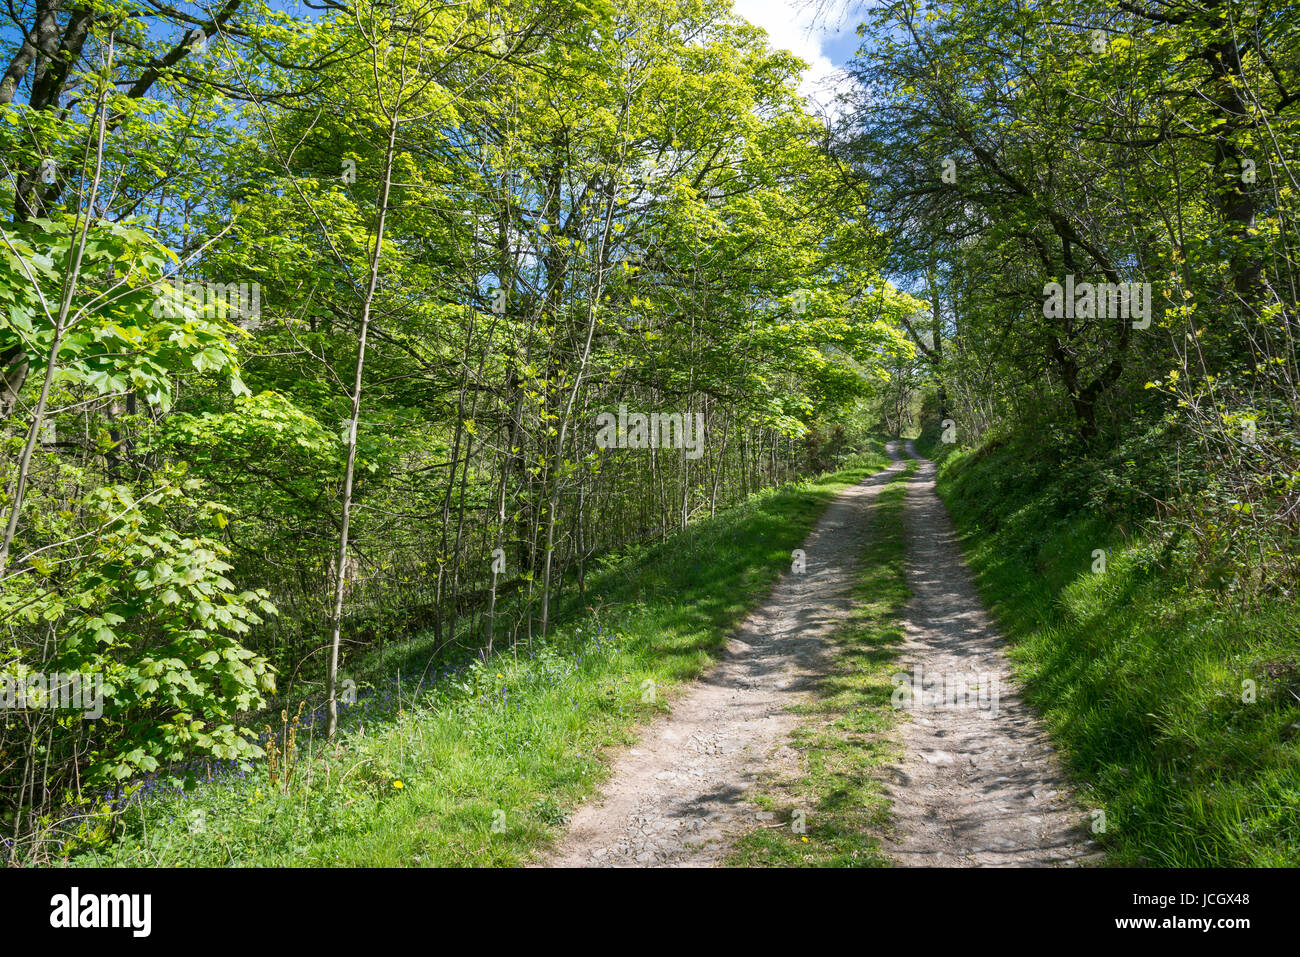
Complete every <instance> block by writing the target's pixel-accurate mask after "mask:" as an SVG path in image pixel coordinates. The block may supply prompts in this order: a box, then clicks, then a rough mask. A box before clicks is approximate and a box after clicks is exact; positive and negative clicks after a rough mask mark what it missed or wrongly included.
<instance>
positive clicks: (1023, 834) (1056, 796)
mask: <svg viewBox="0 0 1300 957" xmlns="http://www.w3.org/2000/svg"><path fill="white" fill-rule="evenodd" d="M907 453H908V454H909V455H911V456H912V457H913V458H917V459H919V460H920V467H919V469H918V470H917V472H916V474H915V475H913V477H912V479H911V481H910V482H909V484H908V490H907V497H906V499H905V506H904V525H905V529H906V537H907V582H908V586H909V587H910V589H911V592H912V599H911V602H910V604H909V606H908V609H907V620H906V623H905V629H906V634H907V641H906V643H905V644H904V645H903V647H902V649H901V651H900V654H899V659H900V661H899V671H900V672H904V673H908V674H909V675H912V676H914V677H913V681H912V682H911V685H912V687H914V688H917V687H919V688H921V689H922V690H928V691H929V692H930V694H929V695H928V696H927V697H928V698H929V699H930V700H929V704H928V706H921V707H917V708H916V709H914V710H912V711H910V712H909V714H908V719H909V720H907V721H905V722H903V724H902V725H901V730H900V738H901V742H902V745H903V752H904V757H903V760H902V762H901V764H900V765H899V766H898V767H896V768H894V769H893V781H892V782H891V783H890V786H889V792H890V798H891V800H892V802H893V812H894V820H895V824H896V829H895V835H894V839H893V840H891V841H887V842H886V843H885V850H886V851H887V852H888V853H889V854H890V855H891V856H893V857H894V858H895V860H896V861H897V862H898V863H899V864H902V865H909V866H916V865H921V866H925V865H932V866H946V867H953V866H996V865H1009V866H1031V865H1052V864H1057V865H1070V864H1080V863H1083V862H1085V861H1086V860H1088V859H1089V858H1090V857H1092V856H1093V855H1094V854H1095V850H1096V849H1095V845H1094V844H1093V842H1092V841H1091V840H1090V838H1089V830H1088V828H1087V827H1086V826H1085V822H1086V821H1087V815H1085V813H1084V812H1083V811H1082V810H1081V809H1079V807H1078V806H1077V804H1076V802H1075V800H1074V798H1073V795H1072V794H1071V793H1070V789H1069V786H1068V784H1067V782H1066V780H1065V777H1064V775H1063V774H1062V772H1061V769H1060V765H1059V762H1058V761H1057V757H1056V753H1055V751H1054V749H1053V748H1052V746H1051V744H1050V743H1049V741H1048V739H1047V735H1046V733H1045V732H1044V731H1043V729H1042V726H1041V723H1040V722H1039V720H1038V718H1037V716H1036V715H1034V714H1033V713H1032V712H1031V711H1030V710H1029V708H1028V707H1027V706H1026V705H1025V704H1024V702H1023V701H1022V700H1021V698H1020V694H1019V690H1018V687H1017V684H1016V682H1015V681H1014V680H1013V678H1012V675H1011V670H1010V667H1009V665H1008V662H1007V659H1006V656H1005V655H1004V654H1003V651H1002V644H1003V643H1002V640H1001V638H1000V637H999V636H998V634H997V632H996V630H995V629H994V627H993V624H992V622H991V621H990V619H989V617H988V615H987V614H986V613H985V611H984V608H983V605H982V604H981V602H980V599H979V596H978V594H977V593H976V591H975V586H974V583H973V582H972V580H971V577H970V573H969V572H968V571H967V568H966V563H965V561H964V560H963V559H962V556H961V553H960V551H959V550H958V547H957V543H956V536H955V532H954V530H953V525H952V520H951V519H950V518H949V516H948V511H947V509H946V508H945V507H944V505H943V502H942V501H941V500H940V499H939V496H938V495H937V494H936V493H935V490H934V473H935V467H934V464H933V463H932V462H929V461H928V460H926V459H921V458H920V456H918V455H917V454H916V450H915V448H914V447H913V445H912V443H911V442H908V443H907ZM916 668H919V669H920V675H919V677H920V678H921V681H919V682H918V681H917V680H915V676H916V672H915V671H914V669H916ZM936 679H937V680H936ZM932 681H933V682H934V683H933V684H931V682H932ZM941 688H947V689H952V690H950V691H947V690H940V689H941ZM995 692H996V695H995ZM915 700H917V701H918V702H919V701H920V697H919V696H918V697H917V698H916V699H915ZM994 704H995V705H996V706H995V707H994V706H993V705H994Z"/></svg>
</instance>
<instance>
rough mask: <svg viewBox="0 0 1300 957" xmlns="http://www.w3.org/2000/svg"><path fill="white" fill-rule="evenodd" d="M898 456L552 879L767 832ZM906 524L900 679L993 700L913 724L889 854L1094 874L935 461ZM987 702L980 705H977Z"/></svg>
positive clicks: (704, 855) (685, 854) (645, 751)
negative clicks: (766, 779) (943, 684)
mask: <svg viewBox="0 0 1300 957" xmlns="http://www.w3.org/2000/svg"><path fill="white" fill-rule="evenodd" d="M900 444H901V443H897V442H891V443H890V444H889V446H888V450H889V455H890V458H891V459H893V460H894V464H893V465H891V466H890V467H889V468H888V469H886V470H885V471H883V472H880V473H878V474H876V475H874V476H872V477H871V478H870V479H868V480H866V481H865V482H863V483H861V484H859V485H857V486H854V487H853V488H850V489H847V490H845V491H844V492H843V493H841V494H840V495H839V496H838V497H837V498H836V499H835V500H834V501H833V502H832V503H831V505H830V506H829V507H828V508H827V510H826V512H825V514H823V516H822V518H821V520H820V521H819V522H818V524H817V526H816V528H815V529H814V530H813V532H812V534H811V535H810V536H809V537H808V540H807V541H806V542H805V543H804V545H803V548H804V551H805V552H806V556H807V559H806V560H807V571H806V572H805V573H804V574H803V575H793V574H790V573H786V574H785V575H783V576H782V577H781V579H780V580H779V581H778V583H777V585H776V587H775V588H774V589H773V591H772V594H771V595H770V596H769V597H768V599H767V600H766V601H765V602H764V603H763V605H762V606H760V607H759V608H758V610H757V611H755V612H754V613H753V614H751V615H750V616H749V617H748V618H747V619H746V620H745V621H744V623H743V624H742V625H741V626H740V628H739V629H738V630H737V632H736V634H735V635H734V636H733V637H732V638H731V639H730V640H729V641H728V643H727V650H726V654H725V656H724V658H723V659H722V661H721V662H719V663H718V665H717V666H716V667H715V668H714V669H713V670H712V671H710V672H709V673H708V674H707V675H706V676H704V677H703V678H702V679H701V680H700V681H699V682H698V683H697V684H695V685H693V686H692V687H691V688H690V689H689V690H688V691H687V692H686V694H685V695H684V696H683V697H682V698H681V699H679V700H678V701H676V702H675V703H674V705H673V710H672V714H671V715H668V716H666V717H664V718H661V719H659V720H657V721H655V722H654V723H652V724H651V725H650V726H649V727H648V728H647V729H646V730H645V732H644V733H643V734H642V736H641V739H640V741H639V742H638V743H637V745H636V746H635V747H633V748H630V749H629V750H627V751H625V752H623V753H622V754H621V755H620V756H619V757H618V758H617V760H616V761H615V764H614V767H613V773H612V776H611V778H610V779H609V781H607V782H606V784H605V787H604V788H603V789H602V790H603V794H604V796H603V798H601V799H599V800H597V801H595V802H593V803H589V804H587V805H585V806H583V807H582V808H581V809H579V810H578V812H577V813H576V814H575V815H574V817H573V820H572V822H571V824H570V827H569V831H568V833H567V835H566V836H565V838H564V839H563V840H562V841H561V843H560V845H559V847H558V848H556V850H555V851H554V852H552V853H551V854H550V855H549V856H547V857H546V858H544V859H543V860H540V861H538V864H539V865H541V866H550V867H585V866H607V867H609V866H612V867H620V866H621V867H655V866H706V867H707V866H712V865H716V864H718V863H720V862H721V861H722V859H723V858H724V857H725V855H726V853H727V850H728V849H729V847H730V845H731V843H732V842H733V841H734V840H735V838H737V837H738V836H739V835H741V834H743V833H745V832H747V831H749V830H752V829H753V828H754V827H756V826H757V825H758V824H759V820H758V818H757V816H756V815H757V808H756V807H755V806H754V805H753V804H752V803H751V802H750V801H749V799H748V797H749V794H750V792H751V790H752V788H753V786H754V784H755V783H756V781H757V780H758V778H759V776H760V775H768V774H778V775H781V776H790V775H797V774H798V773H799V772H800V764H799V762H800V757H799V755H798V753H797V752H795V751H794V750H793V749H791V748H790V747H789V745H788V743H787V742H788V738H789V734H790V731H791V730H792V729H793V728H794V726H795V724H796V721H797V718H796V716H795V715H794V714H792V713H791V710H790V709H791V706H792V705H794V704H796V703H797V702H799V701H800V700H802V699H803V698H804V697H805V696H807V695H808V694H810V693H811V691H812V690H813V689H814V688H815V687H816V684H817V681H818V679H819V678H820V676H821V675H823V674H824V673H825V672H826V670H827V665H828V658H827V657H826V656H827V655H828V654H830V651H829V646H828V643H827V641H826V640H825V639H826V638H827V637H828V636H829V635H830V634H832V633H833V632H834V631H835V630H836V629H837V628H838V627H840V624H841V621H842V619H843V618H844V617H845V615H846V613H847V611H848V609H849V608H850V607H851V604H852V590H853V580H854V577H855V576H854V573H855V570H856V567H857V562H858V555H859V554H860V552H861V550H862V546H863V543H864V540H865V536H866V534H867V527H868V517H869V512H870V509H871V505H872V503H873V502H874V501H875V499H876V496H877V494H878V493H879V491H880V488H881V487H882V486H883V485H884V484H885V483H886V482H888V481H889V479H890V478H891V477H892V476H893V475H894V474H895V473H896V472H897V470H898V469H899V468H900V467H901V464H902V463H901V461H900V456H899V454H898V450H899V446H900ZM906 448H907V451H908V454H909V455H912V456H913V457H917V458H919V456H916V453H915V450H914V449H913V447H912V444H911V443H910V442H908V443H907V444H906ZM905 524H906V530H907V539H908V548H907V575H908V583H909V585H910V586H911V589H912V601H911V604H910V606H909V608H908V620H907V623H906V626H907V634H908V641H907V643H906V644H905V645H904V647H903V649H902V651H901V655H900V658H901V661H900V665H899V671H907V672H908V673H912V669H913V668H914V667H918V668H920V669H921V672H920V673H921V675H923V676H926V677H940V678H942V677H945V676H948V677H959V678H963V679H969V678H970V676H971V675H972V673H974V674H981V673H982V674H983V677H982V678H977V679H974V680H973V681H971V680H967V684H968V685H970V684H973V685H975V686H976V688H977V689H978V688H980V687H982V689H983V692H982V693H983V695H984V696H985V699H986V700H985V701H984V706H983V707H978V706H977V707H939V708H933V707H930V708H919V709H916V710H913V711H911V712H909V714H908V715H907V717H906V718H905V720H903V721H902V722H900V727H899V731H898V734H899V737H900V739H901V743H902V746H903V751H904V756H903V759H902V762H901V764H900V765H899V766H898V767H897V768H894V769H893V775H894V780H893V781H892V782H891V783H890V786H889V791H890V797H891V799H892V801H893V805H894V808H893V809H894V814H895V820H896V823H897V827H896V828H895V830H894V832H893V833H894V839H893V840H890V841H886V842H885V845H884V846H885V850H886V851H887V852H888V853H889V854H890V855H891V856H893V857H894V858H895V859H896V860H897V862H898V863H899V864H902V865H905V866H908V865H942V866H980V865H998V864H1003V865H1006V864H1009V865H1031V864H1052V863H1079V862H1081V861H1083V860H1084V859H1086V858H1087V857H1088V856H1089V855H1090V853H1091V851H1092V849H1093V848H1092V846H1091V842H1090V841H1089V840H1088V839H1087V838H1088V834H1087V832H1086V827H1085V826H1084V821H1085V815H1084V814H1083V812H1082V811H1081V810H1079V809H1078V808H1077V806H1076V805H1075V804H1074V803H1073V800H1072V798H1071V797H1070V795H1069V793H1068V789H1067V786H1066V784H1065V782H1064V778H1063V777H1062V775H1061V772H1060V769H1059V767H1058V764H1057V762H1056V759H1055V755H1054V753H1053V752H1052V749H1051V747H1050V746H1049V745H1048V743H1047V740H1046V737H1045V735H1044V734H1043V732H1042V730H1041V727H1040V725H1039V723H1038V721H1037V719H1036V718H1035V717H1034V716H1033V715H1032V714H1031V713H1030V712H1029V711H1028V709H1027V708H1026V707H1025V705H1024V704H1022V703H1021V701H1020V699H1019V696H1018V695H1017V693H1016V691H1015V687H1014V684H1013V683H1012V681H1011V678H1010V670H1009V667H1008V665H1007V662H1006V659H1005V657H1004V655H1003V654H1002V651H1001V650H1000V644H1001V642H1000V639H999V638H998V636H997V635H996V633H995V632H994V631H993V628H992V625H991V623H990V622H989V620H988V618H987V616H986V615H985V613H984V612H983V610H982V607H981V605H980V601H979V598H978V597H977V595H976V593H975V590H974V586H973V584H972V582H971V579H970V575H969V573H968V572H967V570H966V566H965V563H964V562H963V560H962V558H961V555H960V552H959V551H958V549H957V546H956V543H955V539H954V534H953V529H952V523H951V521H950V519H949V517H948V513H947V510H946V509H945V508H944V506H943V504H942V502H940V500H939V498H938V496H937V495H936V494H935V492H934V466H933V465H932V464H931V463H930V462H928V461H926V460H921V465H920V468H919V470H918V472H917V473H916V474H915V475H914V476H913V477H912V479H911V480H910V482H909V486H908V493H907V498H906V506H905ZM994 677H996V679H997V681H996V685H994V683H993V680H992V679H993V678H994ZM981 682H982V685H981ZM993 687H996V688H997V692H998V693H997V700H996V705H997V706H996V708H993V707H989V706H988V705H989V703H990V702H991V700H992V699H991V696H990V691H991V689H992V688H993ZM980 694H981V691H980V690H975V691H973V692H972V693H971V696H972V697H973V698H974V699H976V702H977V704H978V701H979V698H980ZM966 703H967V704H969V700H967V702H966Z"/></svg>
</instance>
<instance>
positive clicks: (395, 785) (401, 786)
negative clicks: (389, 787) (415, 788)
mask: <svg viewBox="0 0 1300 957" xmlns="http://www.w3.org/2000/svg"><path fill="white" fill-rule="evenodd" d="M393 787H395V788H397V790H399V791H400V790H402V788H404V787H406V785H405V784H403V783H402V782H401V781H394V782H393Z"/></svg>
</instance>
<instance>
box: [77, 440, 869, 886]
mask: <svg viewBox="0 0 1300 957" xmlns="http://www.w3.org/2000/svg"><path fill="white" fill-rule="evenodd" d="M885 464H886V459H885V457H884V456H883V454H878V453H872V454H869V455H864V456H860V457H859V458H858V459H857V460H856V461H855V462H854V463H853V467H851V468H848V469H846V470H844V471H841V472H838V473H836V474H834V475H831V476H826V477H823V478H822V479H820V480H817V481H814V482H810V483H805V484H801V485H795V486H787V487H786V488H783V489H779V490H774V491H770V492H767V493H763V494H760V495H756V496H754V497H753V498H751V499H750V500H749V501H748V502H747V503H746V504H744V505H742V506H740V507H738V508H736V509H732V510H730V511H728V512H726V513H723V514H720V515H718V516H717V517H716V518H714V519H711V520H708V521H704V522H700V523H699V524H697V525H695V526H693V527H691V528H690V529H688V530H687V531H686V532H684V533H683V534H681V535H677V536H675V537H673V538H672V539H670V540H669V541H668V542H666V543H663V544H660V545H655V546H652V547H646V548H644V549H641V550H639V551H637V552H635V553H632V554H628V555H624V556H621V557H619V558H618V559H616V560H611V561H610V562H609V563H607V564H606V565H605V567H603V568H601V569H599V570H596V571H595V572H593V573H591V574H590V575H589V578H588V585H589V588H588V593H587V596H586V599H585V602H584V603H583V605H584V607H582V608H574V609H571V610H570V611H569V612H568V613H567V614H566V615H564V616H563V617H562V618H560V619H559V620H558V622H557V627H556V628H555V630H554V632H553V633H552V635H551V636H550V637H549V638H548V639H547V640H546V641H545V642H540V641H534V642H533V643H532V645H531V647H528V646H526V645H523V644H521V645H520V646H519V647H518V648H516V649H514V651H513V653H512V652H510V651H506V652H504V653H500V654H497V655H495V656H492V657H489V658H487V660H485V661H484V660H480V659H472V660H471V661H470V662H469V663H467V665H466V666H464V667H462V668H458V669H455V670H447V671H445V672H440V673H435V674H434V675H432V676H430V675H428V674H427V673H425V665H426V663H427V662H428V661H430V660H433V658H432V655H433V651H434V648H433V639H432V637H431V636H418V637H416V638H415V639H413V640H412V641H411V642H409V643H408V644H406V645H405V646H404V647H402V648H400V649H398V648H391V647H390V649H389V651H388V653H387V655H386V656H385V668H384V669H377V668H376V667H375V665H374V663H373V662H371V663H369V665H367V663H365V662H363V663H361V665H360V667H358V668H356V669H354V672H355V673H356V674H358V675H366V674H370V675H371V676H372V680H371V682H370V683H371V684H373V685H374V686H375V687H376V689H377V690H376V693H375V694H374V695H373V696H371V697H368V698H366V700H365V701H364V702H363V703H359V704H358V705H355V706H353V709H344V710H345V713H346V712H347V711H353V712H354V713H352V714H347V715H346V722H345V724H344V727H345V728H346V730H345V731H344V732H343V733H341V734H340V735H339V737H338V738H336V740H335V741H334V742H332V743H330V744H329V745H327V746H322V743H321V742H319V741H313V740H312V739H311V733H310V731H309V729H302V730H300V731H299V732H298V734H297V739H296V741H295V748H296V750H297V753H298V754H299V755H300V756H299V757H297V758H295V759H293V760H292V761H288V764H289V765H291V766H292V776H291V777H290V778H289V781H288V784H287V785H286V784H285V774H284V770H283V765H284V764H285V763H286V762H285V760H282V761H281V764H282V768H281V770H280V773H279V774H278V776H277V779H276V781H275V782H274V783H273V782H272V780H271V776H270V773H269V772H270V769H269V766H268V765H267V764H265V763H259V764H258V765H257V766H255V767H254V768H253V769H252V770H251V771H248V772H244V773H239V772H232V773H230V774H228V775H225V776H223V777H220V778H218V779H216V780H214V781H211V782H206V783H201V784H198V785H197V786H194V787H191V788H189V789H187V790H184V791H159V792H156V793H154V794H152V795H150V796H149V797H148V799H147V800H136V801H133V802H132V803H131V804H130V805H129V807H128V808H127V810H126V811H125V812H124V814H123V817H122V821H121V823H122V825H123V826H124V827H125V829H126V831H125V835H124V836H123V837H122V838H121V839H120V840H118V841H117V842H115V843H114V844H112V845H109V846H107V847H104V848H100V849H97V850H92V851H88V852H85V853H82V854H80V855H79V856H78V857H77V858H76V859H75V861H74V863H79V864H87V865H101V866H103V865H110V866H111V865H125V866H221V865H240V866H295V865H299V866H302V865H310V866H322V865H369V866H407V867H409V866H421V865H427V866H446V865H479V866H482V865H515V864H519V863H522V862H524V861H525V860H527V859H528V858H529V857H530V856H531V855H532V854H534V853H535V852H537V851H538V850H539V849H541V848H543V847H545V846H546V845H547V844H549V843H550V842H551V841H553V840H554V838H555V836H556V835H557V834H558V833H559V831H560V829H561V828H562V827H563V825H564V824H565V822H566V820H567V818H568V815H569V812H570V811H571V809H572V808H573V807H574V806H575V805H577V804H579V803H580V802H582V801H583V800H584V799H586V798H587V797H588V796H589V795H591V794H593V792H594V790H595V789H596V787H597V786H598V785H599V783H600V781H601V780H602V778H603V777H604V776H605V774H606V773H607V767H606V762H605V759H604V758H605V756H604V752H605V750H606V749H608V748H610V747H612V746H617V745H621V744H626V743H630V742H631V741H632V740H633V732H634V730H635V726H636V725H637V724H638V723H639V722H641V721H644V720H646V719H647V718H649V717H650V716H652V715H653V714H655V713H656V712H657V711H660V710H663V709H665V708H666V707H667V703H668V702H670V701H671V700H672V698H673V696H674V694H675V693H676V692H677V690H678V689H679V687H680V686H681V684H682V683H683V682H685V681H687V680H688V679H690V678H692V677H695V676H696V675H698V674H699V673H700V672H701V671H702V670H704V669H705V668H706V667H707V666H708V665H709V664H710V663H711V662H712V661H713V660H714V659H715V657H716V655H717V653H718V652H719V650H720V649H721V648H722V647H723V644H724V642H725V639H726V635H727V633H728V632H729V631H730V630H731V628H732V627H733V626H734V625H735V624H736V623H737V622H738V621H739V620H740V619H741V618H742V617H743V616H744V614H745V613H746V612H747V611H748V610H749V609H751V608H752V607H754V606H755V605H756V604H757V603H758V602H759V601H761V599H762V598H763V597H764V596H765V595H766V594H767V592H768V591H769V590H770V588H771V586H772V584H773V582H774V581H775V579H776V578H777V576H778V575H779V574H780V572H781V571H782V570H783V569H785V568H786V567H788V566H789V563H790V552H791V550H792V549H793V548H795V547H797V546H798V545H800V544H801V543H802V541H803V539H804V538H805V536H806V535H807V534H808V532H809V531H810V530H811V528H812V526H813V525H814V524H815V522H816V520H817V518H818V516H819V515H820V514H821V512H822V511H823V509H824V508H825V506H826V504H827V503H828V502H829V501H830V500H831V498H833V497H834V496H835V494H836V493H838V492H839V491H841V490H842V489H843V488H845V487H846V486H848V485H849V484H852V483H854V482H858V481H861V480H862V479H864V478H865V477H867V476H868V475H870V474H872V473H873V472H876V471H878V470H879V469H880V468H882V467H883V466H884V465H885ZM395 652H396V653H395ZM403 675H404V676H405V677H402V676H403ZM417 676H420V677H422V678H424V679H425V680H423V681H421V682H420V683H419V691H418V693H412V690H411V689H412V686H413V685H415V684H416V682H415V681H414V679H415V678H416V677H417ZM363 705H364V707H363ZM287 720H289V721H290V722H291V720H292V715H288V716H287ZM276 730H277V731H279V732H280V733H281V734H283V732H282V730H281V729H276ZM281 740H282V742H283V737H282V738H281ZM281 747H282V750H283V749H284V745H283V743H282V745H281Z"/></svg>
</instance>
